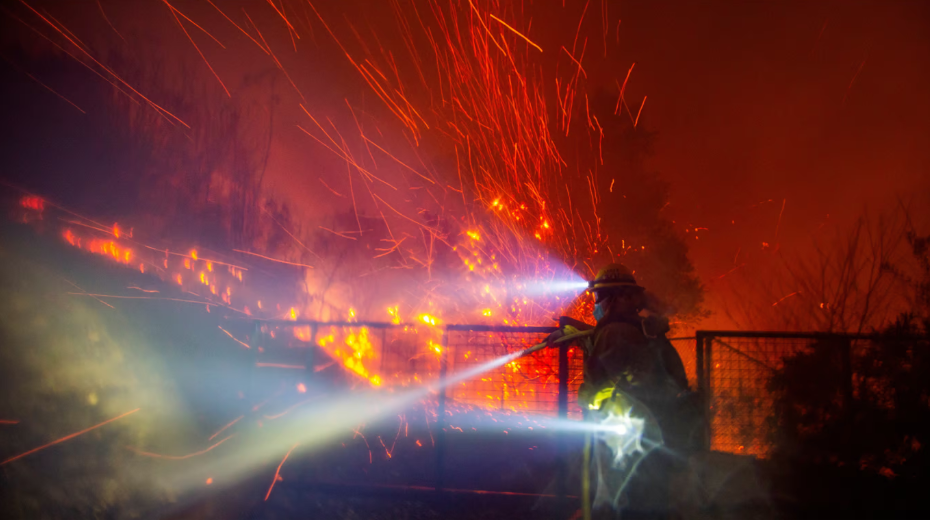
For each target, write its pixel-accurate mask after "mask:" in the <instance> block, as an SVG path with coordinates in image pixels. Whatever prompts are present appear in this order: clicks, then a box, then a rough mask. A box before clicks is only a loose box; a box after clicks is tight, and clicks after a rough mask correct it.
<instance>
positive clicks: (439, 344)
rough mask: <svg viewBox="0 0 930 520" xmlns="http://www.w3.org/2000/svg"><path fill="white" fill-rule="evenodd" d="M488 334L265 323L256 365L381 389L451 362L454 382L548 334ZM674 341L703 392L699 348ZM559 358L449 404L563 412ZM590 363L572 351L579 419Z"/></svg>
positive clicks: (464, 386) (571, 402) (483, 380)
mask: <svg viewBox="0 0 930 520" xmlns="http://www.w3.org/2000/svg"><path fill="white" fill-rule="evenodd" d="M488 329H489V327H486V326H481V325H475V326H474V328H473V329H472V328H470V326H468V325H457V326H455V328H454V329H450V330H448V331H444V329H442V328H437V327H418V326H408V325H394V324H387V323H381V324H369V325H364V324H359V325H354V324H330V323H312V324H287V323H284V324H282V323H277V324H274V325H265V326H263V329H262V334H261V343H262V346H263V348H262V349H261V351H262V352H261V353H259V354H257V356H258V357H257V359H258V361H257V362H256V366H258V367H260V368H285V367H288V368H292V369H294V370H298V371H302V372H304V373H310V374H317V373H319V374H322V375H325V374H331V373H332V372H334V371H341V370H342V369H344V371H346V372H348V373H349V374H350V375H351V376H353V377H350V378H349V379H348V383H349V384H350V385H351V386H357V385H359V384H366V381H365V380H366V379H367V380H368V383H370V384H376V385H382V384H383V385H388V386H398V385H399V386H410V385H416V384H421V383H424V382H429V381H435V380H436V379H438V378H439V376H440V369H441V366H442V365H441V363H443V362H444V363H446V370H447V375H448V376H449V377H452V376H454V375H455V374H457V373H461V372H463V371H467V370H471V369H473V368H475V367H477V366H480V365H483V364H485V363H489V362H491V361H493V360H495V359H498V358H500V357H502V356H506V355H507V354H511V353H514V352H517V351H518V350H522V349H526V348H529V347H531V346H533V345H536V344H538V343H540V342H542V341H544V339H545V336H546V332H540V329H539V328H538V327H537V328H532V327H526V328H520V327H507V328H506V330H504V331H501V330H488ZM492 329H493V328H492ZM444 332H445V337H443V333H444ZM681 339H684V340H687V339H690V338H681ZM672 344H673V345H674V346H675V348H676V349H677V350H678V352H679V354H680V355H681V357H682V360H683V362H684V364H685V369H686V371H687V374H688V379H689V381H690V383H691V385H692V387H695V386H696V384H697V382H696V362H695V359H696V358H695V353H694V350H693V343H691V342H690V341H677V340H673V341H672ZM558 356H559V353H558V349H555V348H553V349H543V350H541V351H538V352H536V353H534V354H532V355H530V356H526V357H521V358H518V359H515V360H513V361H511V362H510V363H507V364H506V365H504V366H500V367H496V368H492V369H490V370H488V371H487V372H484V373H483V374H481V375H478V376H476V377H474V378H471V379H468V380H466V381H462V382H459V383H457V384H455V385H453V386H451V387H449V388H447V389H446V396H447V399H449V400H451V401H454V402H457V403H460V404H465V405H474V406H479V407H481V408H484V409H490V410H499V411H503V412H515V413H522V414H539V415H556V414H557V413H558V400H559V357H558ZM583 365H584V355H583V352H582V350H581V349H580V348H571V349H570V350H569V352H568V368H569V370H568V391H569V395H568V414H569V417H573V418H580V417H581V408H580V406H579V405H578V399H577V395H578V388H579V387H580V386H581V383H582V382H583ZM318 377H322V376H318ZM330 379H332V378H330Z"/></svg>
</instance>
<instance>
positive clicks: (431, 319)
mask: <svg viewBox="0 0 930 520" xmlns="http://www.w3.org/2000/svg"><path fill="white" fill-rule="evenodd" d="M417 319H418V320H419V321H422V322H423V323H425V324H427V325H430V326H432V327H435V326H436V324H437V323H439V320H438V319H436V317H435V316H430V315H429V314H421V315H419V316H418V317H417Z"/></svg>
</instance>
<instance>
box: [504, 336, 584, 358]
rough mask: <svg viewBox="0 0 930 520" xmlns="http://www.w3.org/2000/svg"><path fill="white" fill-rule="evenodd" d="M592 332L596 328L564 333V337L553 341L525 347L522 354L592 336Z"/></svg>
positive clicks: (525, 354)
mask: <svg viewBox="0 0 930 520" xmlns="http://www.w3.org/2000/svg"><path fill="white" fill-rule="evenodd" d="M591 334H594V329H588V330H581V331H578V332H572V333H571V334H566V335H564V336H562V337H560V338H558V339H555V340H552V342H549V341H543V342H542V343H540V344H538V345H533V346H532V347H530V348H528V349H525V350H524V351H523V353H522V354H521V356H528V355H530V354H532V353H533V352H537V351H540V350H542V349H544V348H546V347H548V346H551V345H559V344H561V343H568V342H570V341H572V340H576V339H581V338H584V337H587V336H590V335H591Z"/></svg>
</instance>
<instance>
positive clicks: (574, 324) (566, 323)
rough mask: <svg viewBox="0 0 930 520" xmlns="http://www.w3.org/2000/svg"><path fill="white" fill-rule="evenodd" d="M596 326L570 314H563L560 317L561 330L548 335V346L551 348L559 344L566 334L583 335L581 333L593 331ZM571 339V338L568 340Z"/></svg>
mask: <svg viewBox="0 0 930 520" xmlns="http://www.w3.org/2000/svg"><path fill="white" fill-rule="evenodd" d="M593 330H594V326H593V325H588V324H587V323H585V322H583V321H579V320H576V319H573V318H569V317H568V316H562V317H560V318H559V330H557V331H555V332H553V333H552V334H549V335H548V336H547V337H546V346H547V347H549V348H552V347H556V346H558V344H559V343H562V342H561V341H558V340H560V339H562V338H565V337H566V336H574V335H579V336H580V335H582V334H580V333H583V332H589V331H593ZM568 341H571V340H568Z"/></svg>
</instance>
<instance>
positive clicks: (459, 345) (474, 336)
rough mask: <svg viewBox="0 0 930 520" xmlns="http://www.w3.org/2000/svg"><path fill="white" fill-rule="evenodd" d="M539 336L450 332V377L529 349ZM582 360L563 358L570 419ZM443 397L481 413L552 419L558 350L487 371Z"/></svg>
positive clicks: (576, 411) (575, 411) (576, 355)
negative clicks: (489, 411) (478, 408)
mask: <svg viewBox="0 0 930 520" xmlns="http://www.w3.org/2000/svg"><path fill="white" fill-rule="evenodd" d="M545 336H546V335H545V334H544V333H538V332H519V331H518V332H487V331H450V332H449V339H448V343H449V344H448V358H447V359H448V362H449V371H450V373H453V374H454V373H457V372H463V371H466V370H470V369H472V368H474V367H477V366H480V365H482V364H484V363H487V362H489V361H492V360H494V359H498V358H500V357H502V356H506V355H507V354H510V353H513V352H516V351H518V350H522V349H525V348H529V347H532V346H533V345H535V344H538V343H540V342H542V341H544V340H545ZM582 365H583V356H582V353H581V351H580V350H578V349H571V350H570V351H569V353H568V366H569V380H568V389H569V397H568V406H569V408H568V409H569V415H570V416H579V417H580V415H581V408H580V407H579V406H578V404H577V397H576V396H577V394H578V387H579V385H580V384H581V381H582V369H583V366H582ZM448 396H449V398H451V399H454V400H456V401H459V402H463V403H467V404H473V405H477V406H481V407H484V408H490V409H497V410H501V411H510V412H518V413H526V414H541V415H555V414H557V413H558V399H559V354H558V349H544V350H541V351H538V352H536V353H535V354H533V355H532V356H527V357H522V358H518V359H515V360H513V361H511V362H510V363H507V364H506V365H504V366H502V367H499V368H495V369H492V370H490V371H488V372H485V373H484V374H482V375H480V376H478V377H475V378H473V379H470V380H467V381H463V382H461V383H459V384H457V385H454V386H452V387H450V388H449V389H448Z"/></svg>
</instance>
